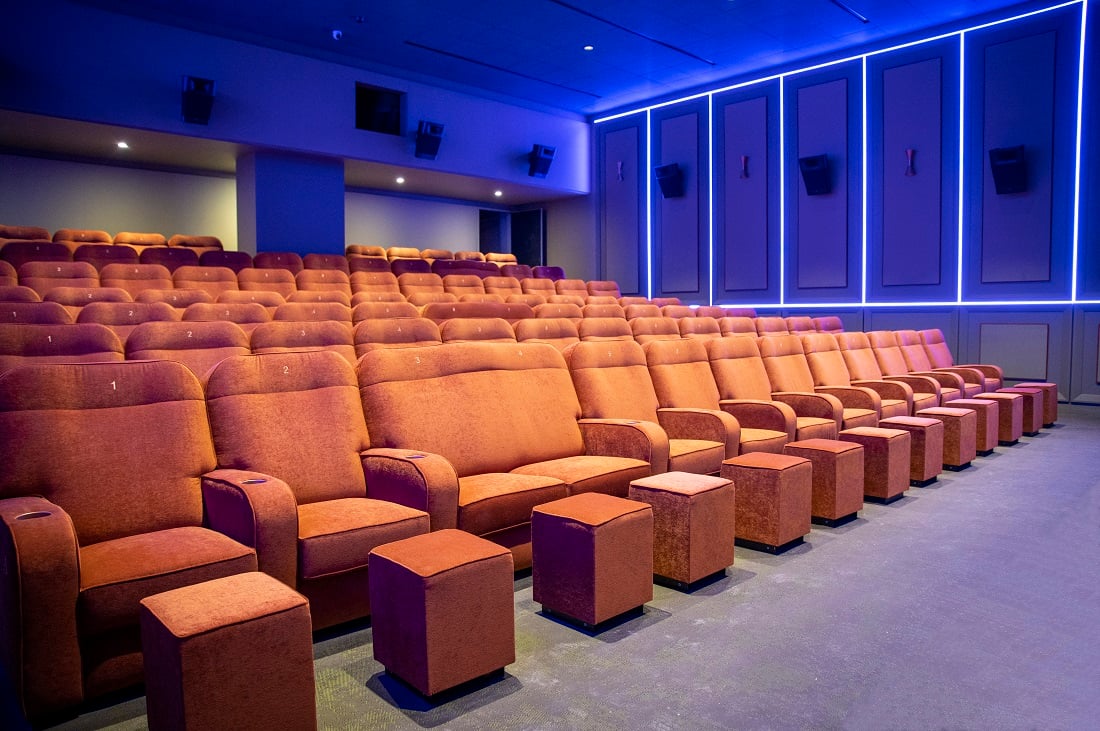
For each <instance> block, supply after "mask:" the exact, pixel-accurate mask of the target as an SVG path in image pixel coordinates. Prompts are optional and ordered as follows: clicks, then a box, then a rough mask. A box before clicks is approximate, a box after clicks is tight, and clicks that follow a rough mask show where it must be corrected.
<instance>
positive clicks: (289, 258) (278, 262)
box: [252, 251, 305, 274]
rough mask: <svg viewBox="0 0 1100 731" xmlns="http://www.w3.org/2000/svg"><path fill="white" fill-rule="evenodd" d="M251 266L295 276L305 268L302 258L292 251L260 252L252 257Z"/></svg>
mask: <svg viewBox="0 0 1100 731" xmlns="http://www.w3.org/2000/svg"><path fill="white" fill-rule="evenodd" d="M252 266H254V267H256V268H257V269H283V270H286V271H288V272H290V273H291V274H297V273H298V272H300V271H302V269H304V268H305V264H304V263H303V262H302V257H301V256H299V255H298V254H295V253H294V252H293V251H260V252H257V253H256V254H255V255H254V256H253V257H252Z"/></svg>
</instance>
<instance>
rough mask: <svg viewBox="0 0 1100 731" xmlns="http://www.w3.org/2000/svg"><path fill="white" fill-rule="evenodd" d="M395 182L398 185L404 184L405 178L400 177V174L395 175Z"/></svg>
mask: <svg viewBox="0 0 1100 731" xmlns="http://www.w3.org/2000/svg"><path fill="white" fill-rule="evenodd" d="M397 184H398V185H404V184H405V179H404V178H403V177H401V176H400V175H398V176H397Z"/></svg>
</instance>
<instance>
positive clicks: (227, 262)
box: [199, 249, 252, 273]
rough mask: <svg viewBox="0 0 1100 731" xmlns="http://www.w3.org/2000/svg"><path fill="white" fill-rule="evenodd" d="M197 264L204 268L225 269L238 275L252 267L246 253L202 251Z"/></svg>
mask: <svg viewBox="0 0 1100 731" xmlns="http://www.w3.org/2000/svg"><path fill="white" fill-rule="evenodd" d="M199 264H200V265H202V266H204V267H225V268H226V269H232V270H233V272H234V273H238V272H240V271H241V270H242V269H247V268H249V267H251V266H252V255H251V254H249V253H248V252H247V251H222V250H220V249H218V250H211V251H204V252H202V253H201V254H199Z"/></svg>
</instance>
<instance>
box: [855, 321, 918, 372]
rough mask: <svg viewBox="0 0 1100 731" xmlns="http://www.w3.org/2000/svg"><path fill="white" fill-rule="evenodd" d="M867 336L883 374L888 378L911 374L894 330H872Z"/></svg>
mask: <svg viewBox="0 0 1100 731" xmlns="http://www.w3.org/2000/svg"><path fill="white" fill-rule="evenodd" d="M865 334H866V335H867V340H868V342H870V343H871V349H872V350H874V351H875V360H876V361H878V367H879V368H881V369H882V372H883V374H885V375H887V376H904V375H905V374H906V373H908V372H909V368H908V366H906V364H905V356H904V355H902V353H901V348H900V347H898V339H897V336H896V335H895V334H894V331H893V330H872V331H871V332H869V333H865Z"/></svg>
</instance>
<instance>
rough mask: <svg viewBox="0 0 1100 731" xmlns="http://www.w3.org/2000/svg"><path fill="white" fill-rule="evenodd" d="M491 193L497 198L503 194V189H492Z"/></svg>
mask: <svg viewBox="0 0 1100 731" xmlns="http://www.w3.org/2000/svg"><path fill="white" fill-rule="evenodd" d="M493 195H494V196H495V197H497V198H499V197H501V196H502V195H504V191H503V190H494V191H493Z"/></svg>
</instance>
